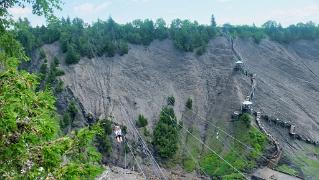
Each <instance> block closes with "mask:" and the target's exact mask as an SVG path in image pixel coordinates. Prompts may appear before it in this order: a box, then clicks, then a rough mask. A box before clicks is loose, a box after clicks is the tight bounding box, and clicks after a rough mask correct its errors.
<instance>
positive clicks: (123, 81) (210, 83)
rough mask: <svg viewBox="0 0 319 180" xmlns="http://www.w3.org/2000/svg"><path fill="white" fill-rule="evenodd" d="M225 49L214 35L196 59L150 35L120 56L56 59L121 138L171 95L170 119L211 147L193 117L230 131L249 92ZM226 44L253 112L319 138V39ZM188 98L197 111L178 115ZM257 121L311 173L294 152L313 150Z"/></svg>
mask: <svg viewBox="0 0 319 180" xmlns="http://www.w3.org/2000/svg"><path fill="white" fill-rule="evenodd" d="M231 46H232V45H231V42H230V41H228V40H227V38H225V37H217V38H215V39H213V40H211V41H210V42H209V44H208V47H207V52H206V53H204V54H203V55H202V56H197V55H195V54H194V53H185V52H181V51H179V50H177V49H176V48H175V47H174V45H173V43H172V42H171V41H170V40H164V41H157V40H156V41H154V42H152V43H151V45H150V46H140V45H130V49H129V52H128V54H126V55H124V56H115V57H111V58H110V57H100V58H93V59H88V58H82V59H81V60H80V62H79V63H78V64H76V65H71V66H67V65H64V64H63V63H62V69H63V70H64V71H65V75H64V76H62V77H61V79H62V80H63V81H64V84H65V86H67V87H68V88H69V89H70V90H71V91H72V93H73V94H74V96H75V97H76V98H77V99H78V100H79V102H80V103H81V104H82V105H83V109H84V111H85V113H92V114H93V115H94V117H96V118H103V117H106V116H108V115H110V114H112V115H114V117H115V119H116V122H117V123H119V124H123V125H126V126H127V127H128V134H129V135H130V133H132V132H133V127H132V124H131V121H134V122H135V119H137V117H138V115H139V114H144V116H145V117H147V118H148V119H149V125H148V126H149V129H150V130H151V129H152V128H151V127H153V126H154V124H155V123H156V122H157V120H158V115H159V111H160V108H161V107H162V106H164V105H165V104H166V97H167V96H170V95H173V96H174V97H175V99H176V103H175V106H174V109H175V112H176V115H177V118H178V119H179V120H181V121H183V123H184V124H185V125H187V126H189V127H190V126H192V127H193V126H195V127H196V129H198V131H199V136H200V138H201V139H202V140H203V141H204V142H207V143H208V142H210V143H209V144H211V145H213V143H214V138H215V136H214V134H215V133H216V128H214V127H212V126H210V125H208V124H207V123H205V122H204V121H202V120H201V119H200V118H199V116H200V117H202V118H204V119H206V120H208V121H210V122H212V123H214V124H218V125H219V126H221V127H222V128H224V129H226V131H227V132H229V133H235V132H234V131H235V129H234V128H233V124H232V123H233V122H231V114H232V113H233V112H234V111H238V110H240V105H241V102H242V101H243V100H244V98H245V96H246V95H247V94H248V92H249V90H250V82H249V78H243V75H241V74H238V73H234V71H233V68H234V62H235V60H236V58H235V57H236V56H235V54H234V52H233V50H232V48H231ZM58 47H59V45H58V43H54V44H51V45H45V46H44V50H45V52H46V54H47V55H49V56H51V57H54V56H58V57H61V58H62V59H63V54H62V52H61V50H60V49H59V48H58ZM234 49H235V51H237V53H238V54H239V55H240V56H241V57H242V59H243V61H244V63H245V65H246V67H247V68H248V69H249V71H250V72H252V73H256V75H257V89H256V94H255V102H254V103H255V104H256V105H255V106H254V109H255V110H257V111H261V112H262V113H263V114H266V115H268V116H274V117H276V118H280V119H285V120H287V121H290V122H292V123H293V124H295V125H296V132H297V133H298V134H300V135H302V136H303V137H305V138H306V139H307V138H309V139H311V140H312V141H314V142H317V141H319V134H318V131H319V119H318V117H319V114H318V113H319V111H318V109H319V99H318V94H319V81H318V80H319V78H318V76H317V74H318V73H319V61H318V59H319V51H318V50H319V41H299V42H297V43H291V44H289V45H285V46H284V45H281V44H278V43H275V42H272V41H269V40H262V41H261V43H260V44H256V43H254V42H253V41H249V40H239V39H237V40H235V42H234ZM35 64H36V63H35ZM188 97H192V99H193V110H194V112H196V113H198V114H199V116H194V115H191V114H189V113H187V112H185V110H186V109H185V102H186V100H187V98H188ZM265 126H266V129H267V131H269V132H270V133H271V134H273V136H274V137H275V138H276V139H278V140H279V142H280V144H281V146H282V148H283V152H284V157H285V159H286V158H287V159H288V161H289V163H292V164H295V166H296V167H297V169H298V168H299V170H300V171H301V172H303V173H305V175H306V177H310V178H311V177H314V176H315V175H314V174H312V173H313V172H310V173H309V172H307V170H305V168H304V166H303V165H301V164H300V163H298V162H299V161H296V159H297V158H296V157H295V156H294V153H301V152H303V151H304V154H300V156H303V155H305V156H307V157H310V158H312V160H313V159H314V160H318V159H317V158H318V157H317V155H316V153H315V152H313V150H310V149H309V148H311V149H312V148H314V147H313V146H312V145H307V144H306V143H304V142H303V141H299V140H294V139H292V138H291V137H290V136H289V130H287V129H283V128H281V127H279V126H277V125H274V124H270V123H267V122H265ZM133 135H134V133H132V136H129V137H130V138H131V139H132V140H134V139H136V137H135V136H133ZM225 146H226V145H225ZM201 148H202V150H203V149H204V148H203V147H201ZM314 151H315V150H314Z"/></svg>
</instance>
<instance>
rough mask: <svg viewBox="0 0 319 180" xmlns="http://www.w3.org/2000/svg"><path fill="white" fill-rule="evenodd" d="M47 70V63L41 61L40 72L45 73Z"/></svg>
mask: <svg viewBox="0 0 319 180" xmlns="http://www.w3.org/2000/svg"><path fill="white" fill-rule="evenodd" d="M47 70H48V65H47V64H46V63H43V64H42V65H41V67H40V73H41V74H44V75H45V74H46V73H47Z"/></svg>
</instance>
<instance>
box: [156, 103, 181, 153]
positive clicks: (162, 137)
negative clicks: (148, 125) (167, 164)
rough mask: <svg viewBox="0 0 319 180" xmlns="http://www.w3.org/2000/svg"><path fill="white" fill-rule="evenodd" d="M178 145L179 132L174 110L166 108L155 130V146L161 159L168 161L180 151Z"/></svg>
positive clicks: (162, 111)
mask: <svg viewBox="0 0 319 180" xmlns="http://www.w3.org/2000/svg"><path fill="white" fill-rule="evenodd" d="M177 143H178V130H177V120H176V117H175V113H174V110H173V108H169V107H164V108H163V109H162V110H161V113H160V119H159V121H158V122H157V124H156V126H155V129H154V134H153V145H154V146H155V150H156V152H157V153H158V155H159V156H160V157H161V158H163V159H168V158H170V157H172V156H173V155H175V153H176V151H177V149H178V146H177Z"/></svg>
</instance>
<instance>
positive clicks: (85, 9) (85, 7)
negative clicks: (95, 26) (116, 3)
mask: <svg viewBox="0 0 319 180" xmlns="http://www.w3.org/2000/svg"><path fill="white" fill-rule="evenodd" d="M110 5H111V2H110V1H105V2H103V3H100V4H92V3H83V4H80V5H78V6H75V7H74V8H73V10H74V11H75V12H76V13H79V14H83V15H87V14H93V13H99V12H101V11H103V10H105V9H106V8H107V7H109V6H110Z"/></svg>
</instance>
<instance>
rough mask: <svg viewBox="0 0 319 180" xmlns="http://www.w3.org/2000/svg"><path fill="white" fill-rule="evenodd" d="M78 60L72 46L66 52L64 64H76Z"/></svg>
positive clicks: (78, 56)
mask: <svg viewBox="0 0 319 180" xmlns="http://www.w3.org/2000/svg"><path fill="white" fill-rule="evenodd" d="M79 60H80V54H78V53H77V52H76V51H75V49H74V48H73V47H72V46H69V47H68V51H67V52H66V57H65V63H67V64H76V63H78V62H79Z"/></svg>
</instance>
